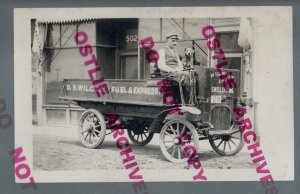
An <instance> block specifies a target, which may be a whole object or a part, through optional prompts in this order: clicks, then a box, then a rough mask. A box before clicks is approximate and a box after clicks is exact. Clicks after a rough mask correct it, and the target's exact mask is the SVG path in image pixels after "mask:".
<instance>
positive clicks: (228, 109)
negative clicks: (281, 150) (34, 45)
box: [59, 66, 243, 163]
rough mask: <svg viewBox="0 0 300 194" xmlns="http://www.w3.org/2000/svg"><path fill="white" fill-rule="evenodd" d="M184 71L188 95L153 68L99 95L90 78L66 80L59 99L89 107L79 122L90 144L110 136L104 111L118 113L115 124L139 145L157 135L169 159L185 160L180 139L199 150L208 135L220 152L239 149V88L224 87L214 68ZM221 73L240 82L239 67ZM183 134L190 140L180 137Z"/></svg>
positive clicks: (117, 82)
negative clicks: (148, 73) (168, 96)
mask: <svg viewBox="0 0 300 194" xmlns="http://www.w3.org/2000/svg"><path fill="white" fill-rule="evenodd" d="M186 71H188V72H189V74H190V79H191V80H190V89H189V92H188V93H184V91H183V90H182V86H181V85H180V84H179V83H177V82H176V81H172V80H170V81H168V82H166V81H165V80H166V79H167V80H168V79H169V78H166V77H162V76H161V75H160V74H159V73H157V72H152V74H151V76H150V78H149V79H147V80H122V79H114V80H106V83H107V84H108V88H109V94H107V95H103V96H101V97H97V96H96V95H95V92H94V88H93V86H92V84H91V81H90V80H75V79H72V80H71V79H70V80H68V79H65V80H64V86H63V88H62V91H61V93H60V96H59V98H60V99H62V100H68V101H72V102H74V103H76V104H77V105H79V106H81V107H83V108H85V109H86V111H85V112H84V113H83V114H82V115H81V117H80V119H79V121H78V134H79V138H80V141H81V142H82V144H83V145H84V146H86V147H89V148H97V147H99V146H100V145H101V144H102V142H103V141H104V138H105V135H107V134H109V130H111V128H112V126H111V125H110V126H108V125H107V123H108V121H107V117H106V115H108V114H117V115H119V117H118V120H117V121H116V124H122V125H123V126H124V127H125V128H126V129H127V131H128V136H129V138H130V140H131V141H132V143H134V144H136V145H140V146H144V145H146V144H148V143H149V142H150V141H151V139H152V138H153V135H154V134H155V133H159V134H160V147H161V151H162V154H163V155H164V156H165V158H166V159H167V160H169V161H171V162H176V163H180V162H185V161H186V160H187V158H186V157H185V155H184V154H183V150H182V141H185V143H188V144H190V145H192V146H194V147H195V148H196V150H197V151H198V149H199V145H198V144H199V141H200V140H206V139H207V140H209V143H210V145H211V147H212V148H213V150H214V151H215V152H217V153H218V154H220V155H225V156H227V155H234V154H236V153H238V152H239V151H240V150H241V149H242V147H243V140H242V134H241V132H240V129H239V126H238V125H237V123H236V121H235V115H234V113H233V111H232V110H233V108H234V107H238V106H241V103H240V101H239V99H240V96H239V87H237V88H235V89H230V90H229V91H225V89H224V88H223V86H222V83H221V82H220V80H219V76H218V74H217V73H216V71H215V69H214V68H208V67H204V66H193V67H191V68H189V69H187V70H186ZM223 71H224V72H226V71H231V72H232V74H233V76H234V77H235V79H236V81H237V85H238V86H239V71H238V70H233V69H230V70H228V69H227V70H225V69H224V70H223ZM162 80H164V82H163V83H164V86H163V87H169V88H171V89H172V90H171V91H169V93H172V94H174V95H173V96H174V97H175V99H176V100H175V101H173V103H172V104H170V103H166V102H165V101H166V98H164V97H166V96H164V95H166V93H165V92H163V89H161V87H162ZM174 110H177V111H174ZM178 110H180V111H178ZM170 111H173V112H177V113H175V114H170ZM173 112H172V113H173ZM184 133H185V134H189V135H190V137H191V138H190V139H188V140H186V139H184V138H183V139H182V138H181V135H182V134H184Z"/></svg>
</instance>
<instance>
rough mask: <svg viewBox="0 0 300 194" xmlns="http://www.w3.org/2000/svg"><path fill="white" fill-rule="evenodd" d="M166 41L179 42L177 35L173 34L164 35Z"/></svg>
mask: <svg viewBox="0 0 300 194" xmlns="http://www.w3.org/2000/svg"><path fill="white" fill-rule="evenodd" d="M166 39H176V40H179V38H178V35H177V34H174V33H170V34H167V35H166Z"/></svg>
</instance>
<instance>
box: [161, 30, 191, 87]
mask: <svg viewBox="0 0 300 194" xmlns="http://www.w3.org/2000/svg"><path fill="white" fill-rule="evenodd" d="M166 39H167V45H166V46H165V47H164V48H162V49H160V50H159V51H158V53H159V60H158V61H157V66H158V68H159V70H160V72H161V75H162V76H166V77H171V78H172V79H174V80H176V81H178V82H179V83H182V84H183V85H188V84H189V74H188V72H187V71H183V65H182V62H181V61H180V58H179V55H178V53H177V52H176V50H175V48H176V46H177V42H178V40H179V38H178V35H177V34H174V33H171V34H168V35H167V36H166Z"/></svg>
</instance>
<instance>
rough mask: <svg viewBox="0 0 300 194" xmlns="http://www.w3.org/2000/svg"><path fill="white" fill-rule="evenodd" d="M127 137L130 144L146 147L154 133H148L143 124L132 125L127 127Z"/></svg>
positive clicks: (146, 127)
mask: <svg viewBox="0 0 300 194" xmlns="http://www.w3.org/2000/svg"><path fill="white" fill-rule="evenodd" d="M127 132H128V137H129V139H130V140H131V142H132V143H134V144H135V145H139V146H144V145H147V144H148V143H149V142H150V141H151V140H152V138H153V135H154V133H149V132H148V126H147V125H146V124H143V123H134V124H131V125H129V126H128V130H127Z"/></svg>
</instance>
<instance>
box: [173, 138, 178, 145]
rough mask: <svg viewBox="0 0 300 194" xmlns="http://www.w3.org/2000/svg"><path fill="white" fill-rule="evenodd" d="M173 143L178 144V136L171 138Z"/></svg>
mask: <svg viewBox="0 0 300 194" xmlns="http://www.w3.org/2000/svg"><path fill="white" fill-rule="evenodd" d="M173 143H174V144H175V145H179V138H178V137H175V138H174V139H173Z"/></svg>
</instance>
